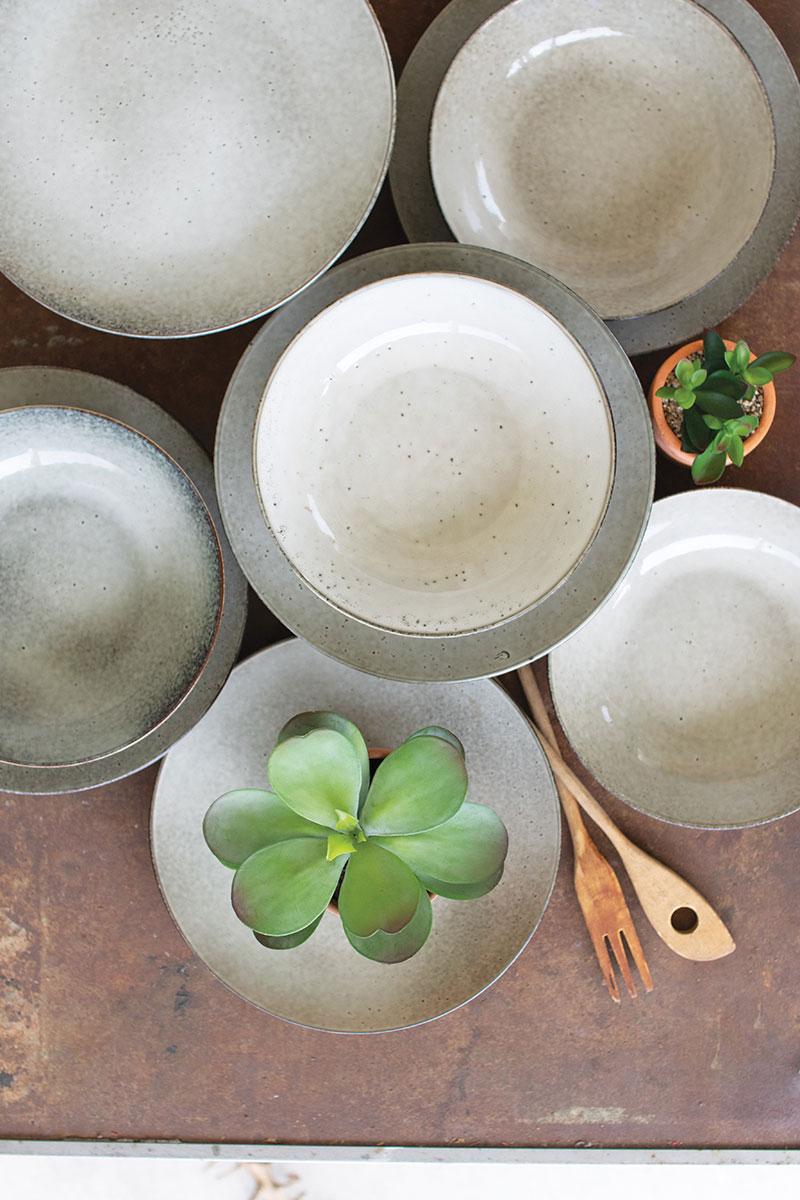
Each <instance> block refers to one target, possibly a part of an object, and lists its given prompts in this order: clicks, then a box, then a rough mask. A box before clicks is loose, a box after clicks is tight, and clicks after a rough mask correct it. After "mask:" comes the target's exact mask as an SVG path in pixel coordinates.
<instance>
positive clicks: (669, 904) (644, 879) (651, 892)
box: [517, 666, 736, 962]
mask: <svg viewBox="0 0 800 1200" xmlns="http://www.w3.org/2000/svg"><path fill="white" fill-rule="evenodd" d="M517 674H518V675H519V679H520V683H521V684H522V687H523V690H524V692H525V696H526V698H527V700H528V703H529V705H530V707H531V712H532V714H533V720H534V724H535V726H536V731H537V733H538V734H539V737H540V739H541V741H542V745H543V746H544V749H545V752H546V754H547V757H548V759H549V760H550V766H551V767H552V769H553V774H554V775H555V777H556V779H557V780H558V782H559V783H560V784H562V785H563V786H564V787H566V788H568V789H569V791H570V792H571V793H572V796H574V798H575V800H577V802H578V803H579V804H580V806H581V808H582V809H583V810H584V812H585V813H587V814H588V816H590V817H591V818H592V820H593V821H594V823H595V824H596V825H598V826H599V827H600V829H602V831H603V833H604V834H605V835H606V837H607V838H608V840H609V841H610V842H611V844H612V846H613V847H614V849H615V850H616V851H617V853H618V854H619V856H620V858H621V859H622V861H623V863H624V865H625V868H626V870H627V872H628V875H629V876H630V879H631V883H632V884H633V887H634V890H635V892H636V895H637V896H638V897H639V903H640V904H641V906H642V908H643V909H644V913H645V916H646V917H647V919H648V920H649V922H650V924H651V925H652V926H653V928H654V929H655V931H656V933H657V934H658V936H659V937H660V938H661V940H662V941H664V942H666V944H667V945H668V946H669V948H670V950H674V951H675V953H676V954H680V955H681V956H682V957H683V958H689V959H692V960H693V961H694V962H709V961H711V960H713V959H716V958H724V957H725V955H727V954H731V953H732V952H733V951H734V950H735V949H736V943H735V942H734V940H733V938H732V937H731V935H730V933H729V932H728V929H727V928H726V926H725V925H724V924H723V922H722V920H721V919H720V917H719V916H718V915H717V913H716V912H715V911H714V909H713V908H712V907H711V905H710V904H709V903H708V901H707V900H706V899H705V898H704V897H703V896H701V895H700V893H699V892H698V891H697V890H696V888H693V887H692V886H691V884H688V883H687V882H686V880H685V879H681V877H680V875H677V874H676V873H675V871H673V870H671V868H670V867H666V866H664V864H663V863H661V862H659V861H658V860H657V859H655V858H653V857H652V856H651V855H649V854H646V853H645V851H644V850H642V849H641V848H640V847H639V846H637V845H635V844H634V843H633V842H632V841H631V840H630V838H628V837H626V835H625V834H624V833H623V832H622V830H621V829H619V828H618V826H617V825H615V824H614V822H613V821H612V820H611V818H610V817H609V816H608V814H607V813H606V811H605V809H603V808H602V807H601V805H600V804H599V803H598V801H597V800H596V799H595V798H594V796H593V795H592V794H591V792H590V791H589V790H588V788H586V787H585V786H584V785H583V784H582V783H581V781H580V779H578V777H577V775H576V774H575V773H574V771H572V770H570V768H569V767H568V766H567V764H566V763H565V762H564V760H563V758H562V757H561V754H560V753H559V750H558V747H557V745H556V741H555V736H554V732H553V727H552V725H551V723H550V718H549V716H548V714H547V709H546V708H545V704H544V700H543V699H542V694H541V692H540V691H539V685H538V684H537V682H536V678H535V676H534V674H533V669H532V668H531V667H530V666H526V667H520V669H519V671H518V672H517Z"/></svg>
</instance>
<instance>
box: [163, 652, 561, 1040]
mask: <svg viewBox="0 0 800 1200" xmlns="http://www.w3.org/2000/svg"><path fill="white" fill-rule="evenodd" d="M294 640H295V639H294V638H282V639H281V640H280V641H278V642H273V643H272V645H271V646H266V647H265V648H263V649H261V650H257V651H256V652H255V653H254V654H251V655H250V656H249V658H245V659H242V662H249V661H250V660H251V659H253V658H256V657H258V655H260V654H264V653H266V652H268V651H269V650H271V649H273V648H274V647H275V646H282V645H285V644H286V643H287V642H291V641H294ZM237 665H239V664H237ZM486 682H487V683H491V684H492V686H493V687H496V688H497V690H498V691H499V692H500V693H501V694H502V695H503V696H504V697H505V698H506V700H507V701H508V703H509V704H510V705H511V707H512V709H514V710H515V711H516V712H518V713H519V714H520V716H521V717H522V719H523V720H524V722H525V724H526V726H527V727H528V729H529V731H530V735H531V738H532V740H533V742H534V745H535V746H536V748H537V750H538V752H539V754H540V756H541V760H542V768H543V770H544V774H545V777H546V778H547V780H548V783H549V784H550V787H551V789H552V793H553V802H554V804H555V811H556V847H555V855H554V859H553V872H552V877H551V879H550V883H549V886H548V888H547V891H546V894H545V895H544V898H543V901H542V911H541V912H540V914H539V916H538V918H537V919H536V920H535V921H534V923H533V925H532V927H531V930H530V933H529V934H528V936H527V937H526V938H525V940H524V942H523V943H522V945H521V946H520V947H519V949H518V950H517V951H516V953H515V954H513V955H512V957H511V958H510V959H509V960H508V962H507V963H506V964H505V965H504V966H502V967H501V968H500V970H499V971H498V972H497V974H496V975H494V976H493V977H492V978H491V979H489V980H487V982H486V983H485V984H484V985H483V987H481V988H479V989H478V991H476V992H474V993H473V994H472V995H471V996H468V997H467V998H466V999H465V1000H461V1001H459V1003H458V1004H454V1005H453V1006H452V1007H451V1008H447V1009H444V1010H443V1011H442V1012H440V1013H436V1014H435V1015H433V1016H430V1017H424V1018H422V1019H421V1020H419V1021H412V1022H411V1023H410V1024H408V1025H397V1026H393V1027H391V1028H387V1029H360V1030H359V1029H323V1028H321V1027H320V1026H319V1025H309V1024H306V1023H305V1022H303V1021H295V1020H293V1019H292V1018H291V1017H286V1016H284V1015H283V1014H281V1013H273V1012H271V1011H270V1010H269V1009H268V1008H266V1007H265V1006H264V1005H263V1004H259V1003H258V1002H257V1001H256V1000H251V999H249V998H248V997H247V996H243V995H242V994H241V992H238V991H237V990H236V988H234V987H233V986H232V984H230V983H228V982H227V980H226V979H224V978H223V977H222V975H220V974H218V973H217V971H215V970H214V968H213V967H211V966H209V964H208V963H207V962H206V960H205V959H204V958H203V956H202V954H200V953H199V951H198V950H197V949H196V948H195V946H194V945H193V943H192V942H191V941H190V940H189V938H188V937H187V936H186V934H185V933H184V932H183V929H182V928H181V926H180V924H179V922H178V919H177V917H176V916H175V913H174V912H173V911H172V907H171V905H170V903H169V900H168V899H167V895H166V892H165V891H164V888H163V886H162V883H161V876H160V874H159V870H158V865H157V862H156V855H155V852H154V848H153V830H154V825H155V821H154V814H155V808H156V804H155V800H156V795H157V793H158V785H159V780H160V777H161V772H162V770H163V768H164V764H163V763H162V765H161V766H160V767H159V769H158V775H157V776H156V782H155V786H154V787H153V801H152V803H151V805H150V821H149V830H148V833H149V836H148V841H147V844H148V852H149V854H150V862H151V865H152V868H153V874H154V876H155V879H156V883H157V884H158V890H159V892H160V894H161V899H162V901H163V902H164V907H165V908H166V910H167V912H168V913H169V915H170V917H171V919H172V922H173V924H174V925H175V928H176V929H177V930H178V933H179V934H180V936H181V937H182V938H183V939H184V941H185V942H186V944H187V946H188V947H189V949H190V950H191V951H192V953H193V954H194V955H195V956H196V957H197V958H199V959H200V961H201V962H202V963H203V965H204V966H205V968H206V970H208V971H210V972H211V974H212V975H213V976H214V978H215V979H216V980H217V981H218V982H219V983H221V984H222V986H223V987H224V988H225V989H226V990H227V991H228V992H230V993H231V995H233V996H236V998H237V999H238V1000H243V1001H244V1003H245V1004H249V1005H251V1006H252V1007H253V1008H255V1009H257V1010H258V1011H259V1012H263V1013H266V1014H267V1016H270V1017H274V1018H275V1019H276V1020H278V1021H283V1022H285V1023H286V1024H287V1025H293V1026H294V1027H295V1028H296V1029H307V1030H309V1031H310V1032H311V1033H333V1034H336V1035H337V1036H338V1037H353V1038H359V1037H381V1036H382V1035H383V1034H386V1033H403V1032H404V1031H405V1030H407V1029H417V1028H419V1027H420V1026H422V1025H430V1024H431V1023H432V1022H434V1021H440V1020H442V1018H443V1017H448V1016H450V1014H451V1013H454V1012H458V1011H459V1009H462V1008H465V1007H466V1005H467V1004H471V1003H472V1001H473V1000H477V999H478V997H479V996H483V995H484V993H485V992H487V991H488V990H489V988H491V987H493V986H494V985H495V984H496V983H497V981H498V980H499V979H501V978H502V977H503V975H505V974H506V972H507V971H508V970H509V969H510V968H511V967H513V965H514V963H515V962H517V960H518V959H519V958H520V957H521V955H522V954H523V953H524V951H525V950H526V949H527V948H528V946H529V945H530V943H531V939H532V938H533V935H534V934H535V933H536V931H537V929H538V928H539V926H540V925H541V923H542V921H543V919H544V916H545V913H546V912H547V910H548V908H549V907H550V901H551V900H552V898H553V892H554V890H555V886H556V882H557V880H558V871H559V867H560V865H561V851H562V848H563V823H562V820H561V805H560V803H559V801H558V790H557V787H556V781H555V776H554V775H553V771H552V768H551V766H550V760H549V759H548V757H547V755H546V754H545V752H544V750H543V749H542V743H541V741H540V740H539V735H538V733H537V732H536V728H535V726H534V724H533V722H532V721H531V719H530V717H529V716H528V715H527V713H526V712H525V711H524V709H522V708H520V706H519V705H518V704H517V703H516V701H515V700H514V699H513V697H512V696H510V695H509V694H508V692H507V691H506V690H505V688H504V687H503V686H502V685H501V684H499V683H498V682H497V680H496V679H488V680H486Z"/></svg>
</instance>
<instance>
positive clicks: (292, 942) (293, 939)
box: [253, 910, 325, 950]
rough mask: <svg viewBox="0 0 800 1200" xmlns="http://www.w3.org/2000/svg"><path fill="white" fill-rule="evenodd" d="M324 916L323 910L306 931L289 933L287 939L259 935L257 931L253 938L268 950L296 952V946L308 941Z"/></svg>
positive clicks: (265, 934) (266, 934)
mask: <svg viewBox="0 0 800 1200" xmlns="http://www.w3.org/2000/svg"><path fill="white" fill-rule="evenodd" d="M324 916H325V912H324V910H323V911H322V912H321V913H320V914H319V916H318V917H315V918H314V920H313V921H312V922H311V924H310V925H306V927H305V929H298V931H297V933H287V934H286V936H285V937H271V936H270V934H268V933H257V932H256V931H255V930H253V937H254V938H255V939H256V941H257V942H260V943H261V945H262V946H266V947H267V949H268V950H294V948H295V946H302V944H303V942H307V941H308V939H309V938H310V937H311V935H312V933H313V932H314V930H315V929H316V928H317V926H318V925H319V923H320V921H321V920H322V918H323V917H324Z"/></svg>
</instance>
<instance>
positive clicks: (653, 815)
mask: <svg viewBox="0 0 800 1200" xmlns="http://www.w3.org/2000/svg"><path fill="white" fill-rule="evenodd" d="M718 492H729V493H733V494H734V495H738V494H740V493H742V492H743V493H744V494H745V495H757V496H766V497H767V498H768V499H769V500H770V501H774V502H775V504H777V505H781V506H783V507H785V508H791V509H796V508H797V506H796V505H794V504H792V502H791V500H784V499H783V498H782V497H781V496H773V495H771V494H770V493H769V492H759V491H757V490H756V489H755V488H733V487H726V486H724V485H723V486H722V487H720V486H719V485H717V486H715V487H714V489H713V493H712V494H716V493H718ZM692 494H693V493H692V492H675V493H674V494H673V495H672V496H662V498H661V499H660V500H656V501H655V503H654V504H653V510H654V511H655V510H656V509H657V508H659V506H662V505H664V506H666V505H668V504H670V502H674V501H676V500H678V499H682V498H683V497H684V496H687V495H688V496H691V495H692ZM547 686H548V688H549V689H550V699H551V700H552V702H553V711H554V713H555V716H556V720H557V722H558V724H559V726H560V728H561V732H562V734H563V735H564V738H565V740H566V741H567V743H568V745H569V746H570V747H571V749H572V751H573V753H574V754H575V757H576V758H577V759H578V761H579V762H580V763H581V765H582V766H583V767H584V769H585V770H586V771H588V772H589V774H590V775H591V776H592V778H593V779H595V780H597V782H598V783H599V785H600V786H601V787H602V788H606V785H605V784H604V783H603V780H602V774H601V773H598V771H597V769H596V764H595V763H594V761H593V760H591V759H590V758H589V756H588V755H585V754H584V755H581V754H579V753H578V751H577V749H576V748H575V746H573V745H572V742H571V741H570V740H569V735H568V732H567V726H566V725H565V723H564V721H563V719H562V716H561V712H560V711H559V707H558V699H557V689H556V688H554V686H553V667H552V662H551V660H550V658H548V660H547ZM606 790H607V791H610V789H608V788H606ZM610 794H611V795H613V796H616V798H617V799H618V800H621V801H622V803H623V804H626V805H627V806H628V808H632V809H633V811H634V812H638V813H641V815H642V816H643V817H649V818H650V820H652V821H659V822H661V824H662V825H674V826H676V827H677V828H679V829H702V830H705V831H707V832H712V831H716V832H717V833H726V832H735V831H736V830H737V829H757V828H758V827H759V826H761V825H771V824H772V823H773V821H781V820H783V818H784V817H790V816H792V814H793V813H796V812H798V811H800V800H798V802H797V803H796V804H792V805H790V806H789V807H788V808H785V809H783V810H782V811H781V812H775V813H770V814H769V816H766V817H757V818H753V819H752V820H749V821H735V822H730V821H726V822H719V821H680V820H678V819H677V818H676V817H666V816H664V814H663V813H660V812H656V810H655V809H652V808H644V807H643V806H642V804H641V802H638V801H636V800H633V799H632V798H631V797H630V796H629V795H628V794H627V793H626V792H620V791H616V790H615V791H611V792H610Z"/></svg>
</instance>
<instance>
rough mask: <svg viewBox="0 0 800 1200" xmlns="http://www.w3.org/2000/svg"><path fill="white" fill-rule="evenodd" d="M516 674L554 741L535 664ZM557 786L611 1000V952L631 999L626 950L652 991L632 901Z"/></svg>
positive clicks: (615, 989) (614, 992)
mask: <svg viewBox="0 0 800 1200" xmlns="http://www.w3.org/2000/svg"><path fill="white" fill-rule="evenodd" d="M517 675H518V676H519V681H520V683H521V684H522V689H523V691H524V692H525V698H526V699H527V701H528V704H529V706H530V709H531V713H532V715H533V717H534V720H535V721H536V724H537V725H539V726H540V728H541V730H542V732H543V733H544V734H545V736H546V737H547V738H548V740H549V741H551V742H553V743H555V734H554V731H553V726H552V724H551V722H550V717H549V716H548V714H547V711H546V710H545V709H544V706H543V704H542V703H541V696H540V694H539V689H538V686H537V684H536V680H535V679H534V677H533V670H532V668H531V667H529V666H528V667H520V669H519V670H518V672H517ZM556 787H557V789H558V797H559V799H560V801H561V807H562V808H563V810H564V816H565V817H566V820H567V825H568V826H569V831H570V835H571V837H572V847H573V851H574V859H575V869H574V880H575V892H576V894H577V897H578V903H579V904H580V906H581V912H582V913H583V919H584V921H585V922H586V928H587V929H588V930H589V936H590V938H591V939H592V945H593V946H594V952H595V954H596V955H597V961H598V963H599V964H600V970H601V971H602V974H603V980H604V982H605V985H606V987H607V988H608V990H609V993H610V995H611V999H612V1000H614V1001H616V1003H617V1004H619V1000H620V992H619V985H618V983H617V977H616V973H615V971H614V966H613V963H612V957H611V956H612V955H613V957H614V958H615V959H616V961H617V965H618V966H619V970H620V972H621V974H622V978H623V979H624V981H625V986H626V988H627V989H628V995H629V996H630V997H631V998H632V999H633V998H635V996H636V985H635V983H634V981H633V974H632V972H631V968H630V963H629V961H628V954H627V951H630V954H631V957H632V958H633V961H634V963H635V964H636V967H637V968H638V971H639V975H640V976H641V980H642V983H643V984H644V989H645V991H646V992H650V991H652V990H653V980H652V978H651V975H650V968H649V967H648V965H647V959H646V958H645V956H644V951H643V950H642V945H641V942H640V941H639V935H638V934H637V932H636V927H635V926H634V924H633V917H632V916H631V912H630V909H629V908H628V902H627V900H626V899H625V895H624V893H623V891H622V888H621V887H620V882H619V880H618V879H617V875H616V872H615V871H614V868H613V867H612V866H611V863H610V862H609V861H608V860H607V859H606V858H604V857H603V855H602V854H601V853H600V851H599V850H598V849H597V846H596V845H595V844H594V842H593V841H592V839H591V837H590V836H589V831H588V830H587V828H586V825H585V823H584V820H583V816H582V814H581V810H580V807H579V806H578V802H577V800H576V799H575V797H574V796H573V795H572V793H571V792H570V791H569V789H568V788H567V787H566V785H565V784H564V783H562V782H561V781H560V780H559V779H556Z"/></svg>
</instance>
